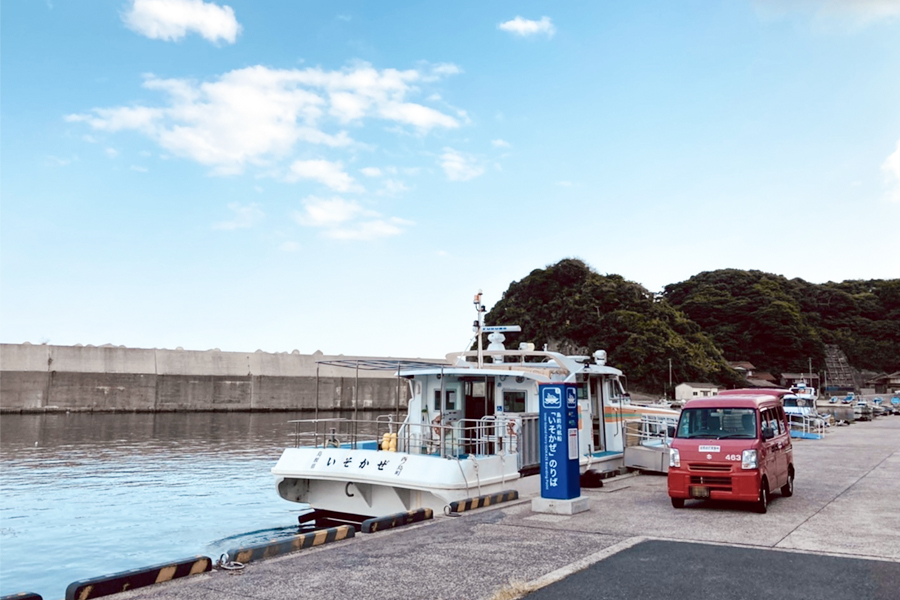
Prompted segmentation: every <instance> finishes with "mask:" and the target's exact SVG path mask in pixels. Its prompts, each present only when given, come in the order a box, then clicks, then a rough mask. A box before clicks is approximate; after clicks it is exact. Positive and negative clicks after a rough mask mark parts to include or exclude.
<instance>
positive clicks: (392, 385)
mask: <svg viewBox="0 0 900 600" xmlns="http://www.w3.org/2000/svg"><path fill="white" fill-rule="evenodd" d="M356 358H364V357H350V356H343V355H341V356H327V355H324V354H321V353H316V354H300V353H299V352H297V351H296V350H295V351H294V352H293V353H290V354H288V353H280V354H272V353H267V352H262V351H259V350H258V351H256V352H252V353H243V352H221V351H218V350H207V351H203V352H198V351H191V350H159V349H140V348H125V347H122V346H99V347H95V346H49V345H32V344H0V412H5V413H9V412H55V411H67V410H69V411H81V410H83V411H99V412H103V411H147V412H157V411H159V412H162V411H288V410H313V409H315V408H316V405H317V403H318V407H319V409H322V410H347V409H353V408H358V409H360V410H392V409H394V408H396V406H397V405H398V402H399V404H400V406H401V407H405V406H406V402H407V400H408V398H409V390H408V387H407V385H406V383H405V382H401V383H400V385H399V386H398V381H397V378H396V376H395V374H394V373H392V372H390V371H387V372H385V371H365V370H360V372H359V388H358V390H357V389H356V381H357V380H356V373H355V370H354V369H342V368H338V367H332V366H328V365H321V366H319V369H318V370H319V378H318V386H317V384H316V367H317V364H316V363H317V361H322V360H330V359H341V360H353V359H356ZM382 358H383V357H382ZM317 388H318V391H317Z"/></svg>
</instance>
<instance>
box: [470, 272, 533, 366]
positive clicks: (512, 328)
mask: <svg viewBox="0 0 900 600" xmlns="http://www.w3.org/2000/svg"><path fill="white" fill-rule="evenodd" d="M481 296H482V291H481V290H478V293H477V294H475V300H474V301H473V303H474V304H475V314H476V316H477V318H476V319H475V323H474V324H473V325H472V330H473V331H474V332H475V337H477V338H478V362H477V364H478V368H479V369H483V368H484V349H483V347H482V340H481V334H482V333H495V332H496V333H504V332H518V331H522V328H521V327H519V326H518V325H493V326H490V327H485V325H484V313H486V312H487V309H486V308H485V307H484V303H482V301H481ZM488 350H490V348H488Z"/></svg>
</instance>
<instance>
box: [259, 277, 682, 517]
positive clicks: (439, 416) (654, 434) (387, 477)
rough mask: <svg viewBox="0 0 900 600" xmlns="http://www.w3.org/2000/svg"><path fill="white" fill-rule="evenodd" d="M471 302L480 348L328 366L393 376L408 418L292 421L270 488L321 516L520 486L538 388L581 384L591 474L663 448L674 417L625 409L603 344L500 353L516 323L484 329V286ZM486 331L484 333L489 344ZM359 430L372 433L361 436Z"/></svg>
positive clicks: (404, 507) (534, 438)
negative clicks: (634, 449)
mask: <svg viewBox="0 0 900 600" xmlns="http://www.w3.org/2000/svg"><path fill="white" fill-rule="evenodd" d="M475 308H476V312H477V314H478V319H477V320H476V322H475V326H474V329H475V334H476V339H477V347H478V350H475V351H467V352H459V353H454V354H448V355H447V361H446V362H445V363H434V362H431V363H429V362H423V361H394V360H350V361H325V364H328V365H332V366H344V367H351V368H355V369H357V370H359V369H390V370H392V371H395V372H396V373H397V376H398V378H399V381H402V382H404V383H405V384H406V385H407V386H408V390H409V401H408V405H407V410H406V413H405V415H403V416H400V417H399V418H398V417H394V416H385V417H379V418H378V419H377V421H376V423H375V427H376V430H375V432H374V433H372V431H371V428H372V422H371V421H367V422H363V421H359V420H356V419H309V420H302V421H294V423H295V424H296V425H297V427H298V443H297V447H294V448H287V449H286V450H284V452H283V454H282V456H281V458H280V459H279V461H278V463H277V464H276V465H275V467H274V468H273V469H272V473H273V474H274V475H275V478H276V488H277V490H278V494H279V495H280V496H281V497H282V498H284V499H286V500H290V501H293V502H299V503H307V504H309V505H310V506H311V507H312V508H313V509H315V510H317V511H320V512H322V513H323V514H324V513H327V514H333V515H339V516H355V517H359V516H362V517H378V516H384V515H388V514H394V513H399V512H406V511H410V510H414V509H417V508H431V509H432V510H434V511H438V512H439V511H442V510H443V509H444V508H445V507H446V506H447V505H448V504H449V503H450V502H453V501H458V500H462V499H465V498H471V497H474V496H478V495H485V494H494V493H498V492H500V491H505V490H509V489H519V486H520V485H522V483H523V481H524V480H523V478H525V479H531V478H530V477H529V476H530V475H535V474H536V473H537V472H538V470H539V460H540V459H539V456H540V455H539V451H540V448H539V442H538V439H539V429H538V428H539V423H538V416H539V412H538V411H539V408H538V398H539V396H538V386H539V384H542V383H560V382H571V383H576V384H578V449H579V454H580V463H581V472H582V474H584V473H585V472H586V471H588V470H590V471H592V473H591V476H592V477H598V478H599V477H600V476H601V474H602V473H605V472H612V471H615V470H617V469H618V468H619V467H621V466H622V465H623V451H624V450H625V448H626V445H639V444H641V443H642V442H643V443H645V444H649V445H654V444H656V445H658V444H665V442H666V439H667V437H666V436H667V434H669V433H670V432H671V431H673V430H674V426H675V424H676V422H677V418H678V413H677V412H676V411H673V410H670V409H668V408H664V407H659V406H637V405H632V404H631V403H630V398H629V396H628V394H627V393H626V392H625V389H624V387H623V375H622V372H621V371H620V370H619V369H616V368H614V367H611V366H609V365H607V364H606V352H605V351H603V350H598V351H597V352H595V353H594V354H593V356H591V357H588V356H566V355H563V354H561V353H558V352H550V351H547V350H535V349H534V345H533V344H521V345H520V346H519V348H518V349H515V350H507V349H506V348H505V347H504V346H503V341H505V337H504V336H503V332H504V331H505V332H510V331H519V328H518V327H516V326H509V327H485V326H484V323H483V314H484V312H485V308H484V306H483V304H482V303H481V293H479V294H478V295H477V296H476V297H475ZM483 333H489V334H490V335H489V340H490V342H491V343H490V345H489V346H488V348H487V349H486V350H483V349H482V339H481V338H482V334H483ZM398 405H399V395H398ZM629 424H630V425H629ZM366 425H368V427H369V433H368V434H364V433H360V432H361V431H365V427H366ZM629 433H631V434H632V436H634V439H633V440H632V441H631V442H627V441H626V438H627V435H628V434H629ZM666 464H667V463H666ZM535 486H536V484H535Z"/></svg>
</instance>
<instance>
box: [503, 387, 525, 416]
mask: <svg viewBox="0 0 900 600" xmlns="http://www.w3.org/2000/svg"><path fill="white" fill-rule="evenodd" d="M503 411H504V412H525V392H508V391H504V392H503Z"/></svg>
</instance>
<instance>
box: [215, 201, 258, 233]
mask: <svg viewBox="0 0 900 600" xmlns="http://www.w3.org/2000/svg"><path fill="white" fill-rule="evenodd" d="M228 210H230V211H231V212H233V213H234V216H233V218H232V219H231V220H230V221H219V222H218V223H213V229H221V230H223V231H233V230H235V229H249V228H250V227H253V226H254V225H256V224H257V223H259V222H260V221H262V220H263V218H264V217H265V213H263V211H262V209H261V208H260V207H259V204H257V203H256V202H251V203H250V204H247V205H241V204H240V203H238V202H230V203H229V204H228Z"/></svg>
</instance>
